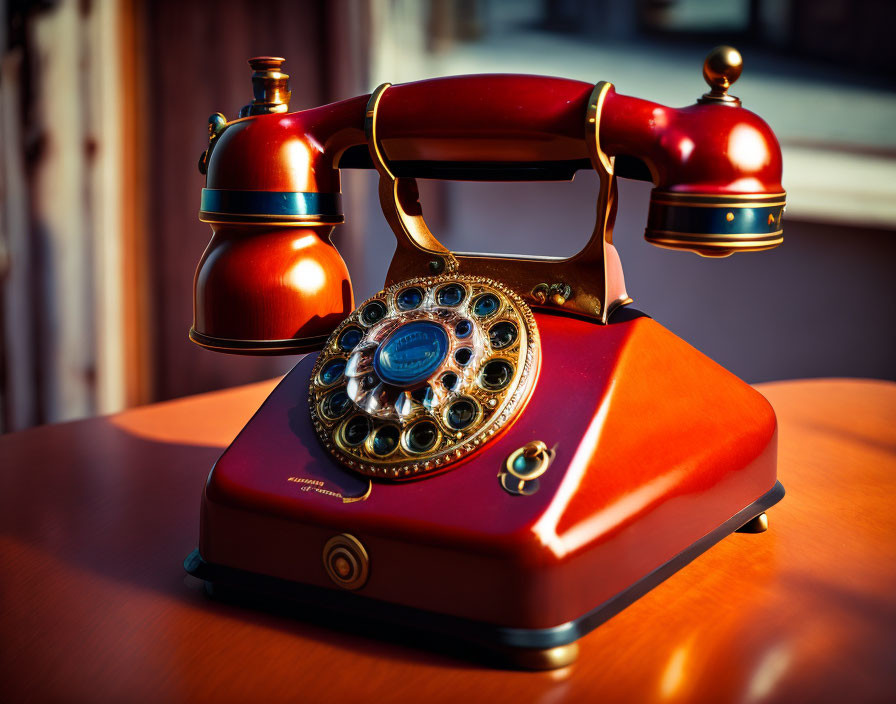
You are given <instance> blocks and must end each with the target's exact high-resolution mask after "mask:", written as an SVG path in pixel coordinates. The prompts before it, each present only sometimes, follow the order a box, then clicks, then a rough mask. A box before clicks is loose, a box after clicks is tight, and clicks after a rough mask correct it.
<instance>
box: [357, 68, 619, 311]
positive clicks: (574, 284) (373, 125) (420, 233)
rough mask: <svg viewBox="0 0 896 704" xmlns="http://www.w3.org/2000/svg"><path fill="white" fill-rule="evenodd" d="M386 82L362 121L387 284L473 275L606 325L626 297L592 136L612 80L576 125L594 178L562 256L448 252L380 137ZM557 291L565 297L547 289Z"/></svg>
mask: <svg viewBox="0 0 896 704" xmlns="http://www.w3.org/2000/svg"><path fill="white" fill-rule="evenodd" d="M390 85H391V84H389V83H384V84H382V85H381V86H379V87H378V88H377V89H376V90H375V91H374V92H373V93H372V94H371V96H370V100H369V101H368V103H367V111H366V118H365V122H364V128H365V133H366V135H367V141H368V148H369V150H370V157H371V160H372V162H373V165H374V167H375V168H376V170H377V172H378V173H379V197H380V205H381V207H382V209H383V215H384V216H385V218H386V222H388V223H389V226H390V227H391V228H392V231H393V232H394V233H395V237H396V240H397V246H396V250H395V254H394V256H393V258H392V263H391V265H390V267H389V272H388V274H387V276H386V285H387V286H388V285H390V284H393V283H396V282H398V281H403V280H405V279H408V278H412V277H415V276H423V275H426V274H437V273H442V272H447V273H453V272H460V273H464V274H475V275H479V276H485V277H488V278H492V279H496V280H498V281H505V282H507V283H509V284H510V285H512V286H513V288H514V290H515V291H516V292H517V293H518V294H519V295H520V296H522V297H523V299H524V300H525V301H526V303H528V304H529V305H535V306H549V307H560V308H562V309H563V310H564V311H567V312H572V313H577V314H580V315H584V316H587V317H589V318H595V319H597V320H599V321H600V322H601V323H606V322H607V320H608V319H609V316H610V315H611V314H612V312H613V311H614V310H615V309H616V308H617V307H618V306H620V305H624V304H626V303H630V302H631V300H632V299H631V298H630V297H629V296H628V294H627V293H626V292H625V281H624V277H623V274H622V265H621V263H620V261H619V255H618V254H617V252H616V248H615V247H614V246H613V222H614V220H615V218H616V176H615V174H614V173H613V163H612V159H611V158H610V157H608V156H607V155H606V154H605V153H604V152H603V151H602V150H601V148H600V138H599V132H600V114H601V108H602V106H603V100H604V96H605V95H606V94H607V92H608V91H609V90H610V89H611V88H612V84H611V83H607V82H605V81H601V82H600V83H598V84H597V85H596V86H595V87H594V91H593V93H592V94H591V98H590V99H589V101H588V111H587V115H586V119H585V124H584V127H583V130H584V138H585V141H586V143H587V145H588V154H589V157H590V159H591V164H592V166H593V168H594V170H595V171H596V172H597V174H598V177H599V180H600V185H599V190H598V198H597V215H596V220H595V224H594V231H593V232H592V234H591V237H590V238H589V240H588V242H587V243H586V244H585V246H584V247H583V248H582V249H581V251H579V252H578V253H577V254H574V255H573V256H571V257H568V258H563V257H530V256H523V255H516V256H500V255H494V254H489V255H481V254H471V253H465V252H451V251H449V250H448V249H447V248H446V247H445V246H444V245H442V243H441V242H439V240H438V239H437V238H436V237H435V235H433V233H432V232H431V231H430V229H429V227H428V226H427V224H426V222H425V220H424V218H423V212H422V208H421V206H420V203H419V200H418V190H417V183H416V181H415V179H414V178H411V177H402V176H396V175H395V173H394V170H393V169H392V168H391V167H390V165H389V162H388V159H387V158H386V157H385V154H384V150H383V149H382V148H381V146H380V143H379V138H378V133H377V112H378V108H379V105H380V101H381V99H382V98H383V96H384V94H386V93H387V91H388V90H389V87H390ZM551 287H554V288H553V291H552V292H551V293H550V294H548V295H544V296H542V295H541V290H542V288H547V289H551ZM557 290H562V291H563V293H565V294H566V295H561V296H556V295H553V294H554V293H556V291H557ZM608 302H609V303H608Z"/></svg>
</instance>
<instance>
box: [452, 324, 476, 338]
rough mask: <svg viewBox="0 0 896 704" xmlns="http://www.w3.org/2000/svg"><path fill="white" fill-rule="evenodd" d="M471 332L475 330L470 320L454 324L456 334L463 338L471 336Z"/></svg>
mask: <svg viewBox="0 0 896 704" xmlns="http://www.w3.org/2000/svg"><path fill="white" fill-rule="evenodd" d="M471 332H473V323H471V322H470V321H469V320H461V321H460V322H459V323H458V324H457V325H455V326H454V334H455V335H456V336H457V337H458V338H459V339H461V340H462V339H464V338H465V337H469V336H470V333H471Z"/></svg>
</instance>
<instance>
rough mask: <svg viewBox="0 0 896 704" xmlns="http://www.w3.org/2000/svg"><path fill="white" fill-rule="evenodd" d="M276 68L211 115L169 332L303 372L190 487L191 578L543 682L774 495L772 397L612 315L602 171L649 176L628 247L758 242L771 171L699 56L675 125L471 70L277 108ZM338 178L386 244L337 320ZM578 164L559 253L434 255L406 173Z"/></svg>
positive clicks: (523, 170)
mask: <svg viewBox="0 0 896 704" xmlns="http://www.w3.org/2000/svg"><path fill="white" fill-rule="evenodd" d="M282 61H283V60H282V59H278V58H273V57H260V58H257V59H253V60H251V61H250V64H251V65H252V68H253V69H254V73H253V77H252V82H253V88H254V95H255V98H254V100H253V101H252V102H251V103H249V104H248V105H246V106H245V107H244V108H243V109H242V111H241V112H240V118H239V119H237V120H234V121H231V122H228V121H227V120H226V118H225V117H224V116H223V115H221V114H216V115H213V116H212V118H211V119H210V124H209V135H210V140H209V147H208V149H207V150H206V151H205V152H204V153H203V155H202V157H201V159H200V165H199V166H200V170H201V171H202V172H203V173H206V175H207V185H206V188H205V189H203V192H202V201H201V203H202V204H201V211H200V218H201V219H202V220H204V221H206V222H209V223H210V224H211V226H212V230H213V232H214V234H213V237H212V240H211V242H210V243H209V246H208V248H207V249H206V252H205V253H204V254H203V257H202V260H201V261H200V264H199V268H198V270H197V273H196V279H195V306H194V313H195V315H194V325H193V329H192V330H191V331H190V337H191V339H193V340H194V341H195V342H197V343H198V344H200V345H202V346H204V347H207V348H210V349H215V350H219V351H225V352H233V353H243V354H271V353H274V354H294V353H300V352H307V351H319V354H318V355H317V356H316V357H308V358H306V359H303V360H302V361H300V362H299V364H298V365H297V366H296V367H295V368H294V369H293V370H292V371H291V372H290V373H289V374H287V376H286V377H285V378H284V379H283V381H282V382H281V384H280V385H279V386H278V387H277V389H276V390H275V391H274V392H273V393H272V395H271V396H270V398H269V399H268V400H267V401H266V402H265V404H264V405H263V406H262V408H261V409H260V410H259V411H258V413H257V414H256V416H255V417H254V418H253V419H252V420H251V421H250V423H249V424H248V425H247V426H246V428H245V429H244V430H243V432H242V433H241V434H240V436H239V437H238V438H237V440H236V441H235V442H234V443H233V445H231V447H230V448H228V450H227V451H226V452H225V453H224V455H223V456H222V457H221V459H220V460H219V461H218V463H217V464H216V466H215V468H214V469H213V471H212V473H211V475H210V477H209V481H208V484H207V486H206V490H205V492H204V495H203V502H202V521H201V535H200V546H199V549H198V550H197V551H195V552H194V553H193V554H192V555H191V556H190V557H189V558H188V559H187V563H186V566H187V569H188V570H189V571H190V572H191V573H193V574H196V575H197V576H200V577H202V578H203V579H205V580H206V581H207V582H208V583H209V584H213V585H216V586H235V587H239V588H247V589H250V590H258V589H262V590H264V591H276V592H278V593H281V594H282V595H284V596H288V597H291V598H299V599H304V600H310V601H313V602H314V603H318V604H326V605H329V606H330V607H332V608H334V609H335V610H337V611H340V612H346V611H347V612H349V613H353V614H355V615H357V616H359V617H363V618H369V619H374V620H383V621H386V622H390V623H394V622H399V623H401V622H404V623H408V622H412V623H414V624H416V626H417V627H419V628H422V629H424V630H426V631H428V632H431V633H432V634H434V635H438V636H439V637H448V638H452V639H456V640H461V641H467V642H474V643H476V644H478V645H480V646H485V647H486V648H488V649H490V650H491V651H493V652H500V653H502V654H503V655H504V656H506V657H507V658H508V659H509V661H511V662H512V663H515V664H517V665H519V666H523V667H557V666H560V665H562V664H564V663H567V662H570V661H571V660H572V659H574V658H575V654H576V652H577V648H576V640H577V638H578V637H579V636H581V635H582V634H584V633H586V632H587V631H588V630H590V629H592V628H594V627H595V626H596V625H598V624H599V623H601V622H602V621H604V620H606V619H607V618H610V617H611V616H612V615H613V614H614V613H616V612H618V611H619V610H620V609H621V608H624V606H625V605H627V604H628V603H630V602H631V601H633V600H634V599H635V598H637V597H638V596H639V595H640V594H643V593H644V592H646V591H647V590H648V589H650V588H651V587H652V586H654V585H655V584H657V583H658V582H660V581H662V580H663V579H665V577H666V576H668V575H669V574H671V573H672V572H674V571H675V570H677V569H679V568H680V567H681V566H683V565H684V564H686V563H687V562H688V561H690V560H691V559H693V558H694V557H696V555H698V554H699V553H700V552H702V551H704V550H706V549H707V548H708V547H709V546H711V545H712V544H713V543H715V542H717V541H718V540H720V539H721V538H722V537H724V536H725V535H727V534H728V533H731V532H732V531H734V530H737V529H741V528H743V527H744V526H746V527H747V529H754V530H759V529H761V528H763V527H764V525H765V523H764V521H765V515H764V511H765V509H766V508H768V507H769V506H771V505H772V504H774V503H775V502H777V501H778V500H779V499H780V498H781V496H782V495H783V489H782V488H781V485H780V483H778V482H777V481H776V458H775V443H776V432H777V431H776V421H775V416H774V412H773V411H772V410H771V408H770V406H769V405H768V403H767V402H766V401H765V400H764V399H763V398H762V396H761V395H759V394H758V393H757V392H755V391H754V390H753V389H751V388H750V387H749V386H747V385H746V384H744V383H743V382H741V381H740V380H738V379H737V378H736V377H734V376H733V375H731V374H730V373H728V372H726V371H725V370H724V369H722V368H721V367H719V366H718V365H716V364H715V363H713V362H712V361H711V360H709V359H707V358H706V357H704V356H703V355H701V354H700V353H699V352H697V351H696V350H694V349H693V348H691V347H690V346H688V345H687V344H686V343H684V342H683V341H681V340H680V339H678V338H677V337H675V336H674V335H672V334H671V333H669V332H668V331H666V330H664V329H663V328H662V327H660V326H659V325H658V324H656V323H655V322H654V321H653V320H651V319H650V318H648V317H646V316H637V315H635V316H633V315H629V316H620V315H618V314H617V315H614V312H615V311H617V309H619V308H620V307H621V306H624V305H626V304H627V303H629V302H630V301H631V299H630V298H629V296H628V294H627V293H626V289H625V284H624V279H623V274H622V268H621V263H620V260H619V256H618V254H617V253H616V250H615V248H614V246H613V221H614V217H615V212H616V207H617V192H616V178H617V176H628V177H635V178H646V179H649V180H652V181H653V183H654V186H655V187H654V189H653V191H652V192H651V201H650V212H649V214H648V222H647V229H646V238H647V239H648V241H650V242H652V243H653V244H657V245H659V246H662V247H668V248H673V249H685V250H690V251H694V252H697V253H698V254H701V255H704V256H726V255H728V254H731V253H734V252H744V251H758V250H764V249H769V248H771V247H774V246H776V245H777V244H779V243H780V242H781V232H782V230H781V214H782V211H783V206H784V197H785V196H784V192H783V188H782V186H781V155H780V148H779V146H778V144H777V141H776V140H775V137H774V135H773V134H772V132H771V130H770V129H769V127H768V126H767V125H766V124H765V123H764V122H763V121H762V120H761V119H760V118H758V117H757V116H756V115H754V114H753V113H751V112H749V111H747V110H745V109H743V108H742V107H741V104H740V101H739V100H738V99H737V98H735V97H733V96H731V95H729V94H728V92H727V91H728V88H729V86H730V84H731V83H733V82H734V81H735V80H736V79H737V77H738V76H739V74H740V70H741V60H740V55H739V54H738V53H737V52H736V51H735V50H733V49H731V48H730V47H719V48H718V49H716V50H714V51H713V52H712V53H711V54H710V56H709V57H708V58H707V61H706V63H705V64H704V77H705V79H706V80H707V82H708V83H709V85H710V91H709V92H707V93H706V94H705V95H704V96H703V97H702V98H700V99H699V100H698V101H697V104H695V105H692V106H690V107H686V108H681V109H675V108H667V107H664V106H661V105H657V104H655V103H651V102H648V101H645V100H641V99H638V98H632V97H628V96H624V95H621V94H619V93H617V92H616V91H615V88H614V87H613V86H612V85H611V84H610V83H605V82H602V83H598V84H597V85H595V86H592V85H589V84H585V83H581V82H579V81H572V80H566V79H558V78H547V77H540V76H521V75H478V76H463V77H451V78H438V79H432V80H428V81H421V82H418V83H409V84H405V85H397V86H391V85H389V84H384V85H382V86H380V87H379V88H377V90H376V91H374V92H373V93H372V94H371V95H369V96H360V97H358V98H353V99H350V100H346V101H343V102H339V103H334V104H332V105H327V106H323V107H320V108H315V109H311V110H305V111H301V112H295V113H289V112H287V110H288V100H289V90H288V86H287V78H288V76H287V75H286V74H284V73H282V72H281V71H280V68H281V63H282ZM343 168H375V169H376V170H377V172H378V173H379V196H380V202H381V205H382V208H383V212H384V215H385V217H386V219H387V221H388V222H389V224H390V226H391V228H392V230H393V231H394V233H395V235H396V238H397V246H396V250H395V254H394V256H393V259H392V263H391V265H390V267H389V271H388V274H387V277H386V282H385V286H384V288H383V290H382V291H380V292H379V293H378V294H376V295H375V296H373V297H371V298H370V299H368V300H367V301H365V302H363V303H362V304H361V305H360V306H359V307H358V308H357V309H355V308H354V302H353V298H352V291H351V284H350V279H349V276H348V272H347V271H346V268H345V264H344V263H343V261H342V259H341V257H340V256H339V254H338V253H337V252H336V250H335V248H334V247H333V246H332V244H331V243H330V241H329V236H330V234H331V232H332V229H333V227H334V226H335V225H336V224H338V223H340V222H342V213H341V210H340V204H339V170H340V169H343ZM582 168H593V169H595V170H596V171H597V173H598V175H599V188H598V193H597V208H596V221H595V226H594V230H593V232H592V235H591V237H590V239H589V240H588V242H587V243H586V245H585V246H584V248H583V249H582V251H580V252H579V253H578V254H576V255H574V256H572V257H569V258H565V259H564V258H538V257H521V256H495V255H480V254H467V253H458V252H452V251H449V250H448V249H447V248H445V247H444V246H443V245H442V244H441V243H440V242H439V241H438V239H437V238H436V237H435V235H434V234H433V233H432V232H431V231H430V230H429V228H428V227H427V225H426V222H425V220H424V218H423V213H422V209H421V207H420V204H419V201H418V197H417V188H416V182H415V180H414V179H415V178H418V177H424V178H451V179H470V180H550V179H570V178H572V176H573V175H574V174H575V172H576V171H577V170H579V169H582ZM339 592H345V594H344V595H341V596H342V597H343V598H340V594H339ZM349 593H351V594H349ZM362 597H366V598H362Z"/></svg>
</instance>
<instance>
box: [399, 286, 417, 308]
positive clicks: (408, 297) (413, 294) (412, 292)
mask: <svg viewBox="0 0 896 704" xmlns="http://www.w3.org/2000/svg"><path fill="white" fill-rule="evenodd" d="M395 303H396V305H397V306H398V307H399V308H400V309H401V310H413V309H414V308H417V307H418V306H419V305H420V304H421V303H423V291H421V290H420V289H419V288H406V289H405V290H404V291H402V292H401V293H399V294H398V295H397V296H396V297H395Z"/></svg>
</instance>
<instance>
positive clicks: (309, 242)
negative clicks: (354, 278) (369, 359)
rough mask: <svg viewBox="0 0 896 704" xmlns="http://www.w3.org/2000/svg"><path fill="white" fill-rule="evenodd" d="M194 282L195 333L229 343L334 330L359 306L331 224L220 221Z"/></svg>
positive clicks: (304, 336) (285, 338)
mask: <svg viewBox="0 0 896 704" xmlns="http://www.w3.org/2000/svg"><path fill="white" fill-rule="evenodd" d="M212 227H213V229H214V235H213V236H212V240H211V242H209V244H208V247H207V248H206V250H205V253H204V254H203V255H202V259H201V260H200V262H199V266H198V267H197V269H196V278H195V282H194V307H193V327H194V329H195V330H196V331H197V332H199V333H201V334H203V335H208V336H210V337H214V338H219V339H225V340H257V341H269V340H288V339H290V338H300V339H301V338H315V337H320V336H325V335H328V334H329V333H330V331H332V330H333V328H335V327H336V326H337V325H338V324H339V323H340V322H342V320H343V319H344V318H345V317H346V316H347V315H348V314H349V313H350V312H351V311H352V310H353V309H354V300H353V298H352V286H351V281H350V279H349V274H348V270H347V269H346V266H345V262H344V261H343V260H342V257H341V256H340V255H339V252H338V251H336V248H335V247H334V246H333V244H332V243H331V242H330V240H329V236H330V233H331V232H332V230H333V228H332V226H329V225H326V226H316V227H267V226H261V225H251V226H239V225H225V224H215V225H213V226H212Z"/></svg>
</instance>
